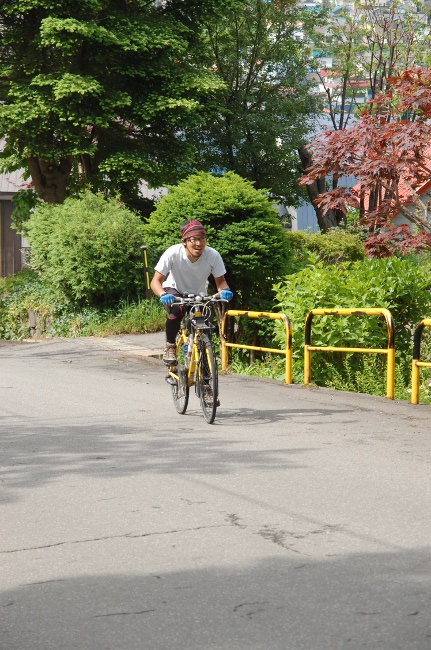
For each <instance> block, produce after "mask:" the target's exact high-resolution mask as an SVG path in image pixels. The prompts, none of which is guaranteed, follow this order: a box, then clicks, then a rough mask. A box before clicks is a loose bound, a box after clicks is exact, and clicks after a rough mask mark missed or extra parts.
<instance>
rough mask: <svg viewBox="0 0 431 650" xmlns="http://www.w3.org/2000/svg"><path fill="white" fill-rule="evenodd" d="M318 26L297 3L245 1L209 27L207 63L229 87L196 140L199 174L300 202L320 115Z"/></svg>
mask: <svg viewBox="0 0 431 650" xmlns="http://www.w3.org/2000/svg"><path fill="white" fill-rule="evenodd" d="M319 21H320V18H319V16H318V15H311V14H310V13H309V12H306V11H304V10H301V9H300V8H298V5H297V3H296V2H292V0H279V1H278V2H267V1H265V0H246V2H245V3H244V5H243V6H241V7H240V8H238V7H236V8H235V7H233V8H232V9H231V10H230V11H226V12H225V13H224V15H223V16H220V17H219V18H218V19H217V21H207V23H206V31H205V38H206V43H207V46H208V50H209V54H208V57H209V58H208V64H211V66H212V69H213V70H214V71H215V73H216V74H217V76H218V78H219V79H220V80H222V81H223V84H224V88H223V90H222V92H221V94H220V104H219V110H218V112H217V115H216V117H215V118H214V117H213V116H211V117H210V118H209V119H208V120H207V122H206V125H205V127H204V128H203V129H200V131H199V133H198V134H197V135H196V139H197V143H198V152H197V167H198V168H199V169H201V170H206V171H208V170H209V169H212V170H213V171H216V172H217V171H226V170H229V171H233V172H235V173H237V174H239V175H241V176H242V177H243V178H247V179H248V180H250V181H253V182H254V186H255V187H256V188H258V189H259V188H267V189H269V191H270V193H271V196H272V198H273V199H277V200H281V201H285V202H286V203H287V204H289V205H294V204H296V203H297V200H298V186H297V183H296V180H297V177H298V171H297V170H298V163H299V159H298V152H297V150H298V147H299V146H300V144H302V143H303V142H304V138H305V137H306V135H307V134H308V133H309V131H310V128H311V124H312V123H313V121H314V119H315V115H316V111H318V110H320V109H319V102H318V101H317V97H316V95H315V94H313V93H311V92H310V90H311V85H310V82H309V81H307V71H308V70H307V65H306V62H307V61H308V60H309V59H310V50H309V46H308V45H307V38H305V35H306V34H307V33H308V32H309V31H310V30H311V28H312V26H314V25H315V24H316V22H319Z"/></svg>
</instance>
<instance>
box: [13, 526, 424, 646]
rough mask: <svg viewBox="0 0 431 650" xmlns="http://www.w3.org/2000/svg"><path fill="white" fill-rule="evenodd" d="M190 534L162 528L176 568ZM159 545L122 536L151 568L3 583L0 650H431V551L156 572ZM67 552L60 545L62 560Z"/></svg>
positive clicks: (94, 545)
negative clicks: (150, 558)
mask: <svg viewBox="0 0 431 650" xmlns="http://www.w3.org/2000/svg"><path fill="white" fill-rule="evenodd" d="M196 535H199V533H198V532H197V533H196ZM187 540H190V538H189V537H188V538H187V537H185V536H183V535H182V534H181V533H179V534H170V535H165V536H163V537H161V536H160V535H159V537H158V540H157V544H158V545H159V547H161V548H160V549H159V550H162V552H163V555H164V558H165V561H166V565H168V564H169V562H168V561H167V560H169V557H171V556H173V555H175V553H176V550H175V549H178V548H182V547H184V545H185V544H187ZM195 541H197V540H195ZM154 543H155V542H153V541H152V540H151V538H149V537H145V538H141V539H128V540H123V542H122V549H123V552H124V551H126V549H127V545H128V544H130V545H133V546H134V550H135V551H136V546H138V547H139V548H140V557H142V566H136V570H135V571H134V573H133V575H131V574H123V573H119V574H115V573H114V574H112V575H83V576H79V577H76V578H74V577H68V576H67V575H61V574H55V572H54V573H52V575H53V579H52V580H49V579H48V580H45V581H43V582H34V583H29V584H22V585H21V586H19V587H18V588H16V589H12V590H8V591H4V592H3V593H2V594H1V596H0V607H1V611H2V624H1V625H2V629H3V631H2V640H1V641H0V647H1V648H2V649H4V650H23V648H31V649H32V650H46V649H48V648H53V649H54V648H55V649H58V648H61V650H71V649H72V648H73V649H75V648H79V649H80V650H102V649H103V650H121V649H124V650H142V649H144V650H146V649H148V650H167V649H171V648H175V650H206V649H208V648H215V649H217V650H250V648H253V649H254V650H337V649H340V650H341V649H345V648H351V649H353V650H359V649H360V648H369V649H375V648H379V649H380V650H429V648H430V643H431V627H430V620H429V608H430V587H431V575H430V559H431V557H430V551H429V549H415V550H410V551H402V552H398V553H382V554H355V555H353V554H352V555H349V556H347V557H346V556H344V557H342V558H337V557H332V558H327V559H324V560H322V561H318V560H311V558H308V557H305V556H302V557H298V556H295V557H289V556H288V554H287V557H285V558H281V557H273V558H272V559H271V558H268V559H266V560H262V561H260V562H256V564H255V565H248V564H247V565H244V564H243V565H240V566H239V565H235V566H232V567H229V566H217V567H214V569H211V568H208V569H205V570H201V569H190V570H184V571H178V572H169V571H166V570H165V571H160V572H156V573H153V574H148V573H147V572H146V570H145V557H146V555H147V554H148V553H151V549H152V545H153V544H154ZM98 544H100V542H97V541H94V542H91V541H90V542H88V543H87V549H88V551H89V552H90V548H91V550H92V552H93V553H95V552H97V545H98ZM81 546H82V545H81ZM87 549H85V550H87ZM85 550H84V551H83V553H84V560H85ZM62 552H64V550H63V551H62V550H61V549H58V548H53V549H50V554H51V559H52V564H53V566H55V565H56V561H57V558H58V556H59V555H61V553H62ZM126 552H127V551H126ZM166 565H165V566H166ZM395 573H396V576H397V578H396V580H395V579H394V574H395Z"/></svg>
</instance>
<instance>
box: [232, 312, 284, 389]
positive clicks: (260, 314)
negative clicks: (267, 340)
mask: <svg viewBox="0 0 431 650" xmlns="http://www.w3.org/2000/svg"><path fill="white" fill-rule="evenodd" d="M228 316H248V318H270V319H271V320H282V321H283V323H284V329H285V332H286V346H285V349H284V350H279V349H274V348H262V347H258V346H255V345H240V344H239V343H227V342H226V338H225V335H224V332H225V325H226V319H227V317H228ZM220 336H221V367H222V370H227V368H228V353H227V348H241V349H243V350H257V351H258V352H272V353H274V354H283V355H284V356H285V359H286V363H285V372H284V381H285V383H286V384H292V383H293V380H292V326H291V324H290V321H289V319H288V318H287V316H286V314H278V313H271V312H265V311H237V310H235V309H229V310H228V311H226V312H225V313H224V315H223V320H222V324H221V332H220Z"/></svg>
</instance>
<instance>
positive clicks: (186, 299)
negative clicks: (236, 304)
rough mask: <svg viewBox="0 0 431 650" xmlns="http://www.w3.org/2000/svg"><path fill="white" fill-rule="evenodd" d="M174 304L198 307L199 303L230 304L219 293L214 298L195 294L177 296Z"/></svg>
mask: <svg viewBox="0 0 431 650" xmlns="http://www.w3.org/2000/svg"><path fill="white" fill-rule="evenodd" d="M174 302H176V303H180V304H186V305H198V304H199V303H203V302H204V303H207V302H229V301H228V300H224V299H223V298H220V294H219V293H215V294H214V295H212V296H195V295H193V294H185V295H184V296H181V297H180V296H175V297H174Z"/></svg>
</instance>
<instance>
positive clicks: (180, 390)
mask: <svg viewBox="0 0 431 650" xmlns="http://www.w3.org/2000/svg"><path fill="white" fill-rule="evenodd" d="M182 344H183V339H182V338H180V337H179V338H178V341H177V353H176V354H177V365H176V368H175V369H174V372H175V374H176V375H177V377H178V379H175V381H174V383H171V389H172V399H173V400H174V406H175V409H176V411H177V413H179V414H180V415H184V413H185V412H186V411H187V406H188V403H189V386H188V383H187V369H186V368H185V366H184V363H183V362H184V355H183V351H182Z"/></svg>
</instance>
